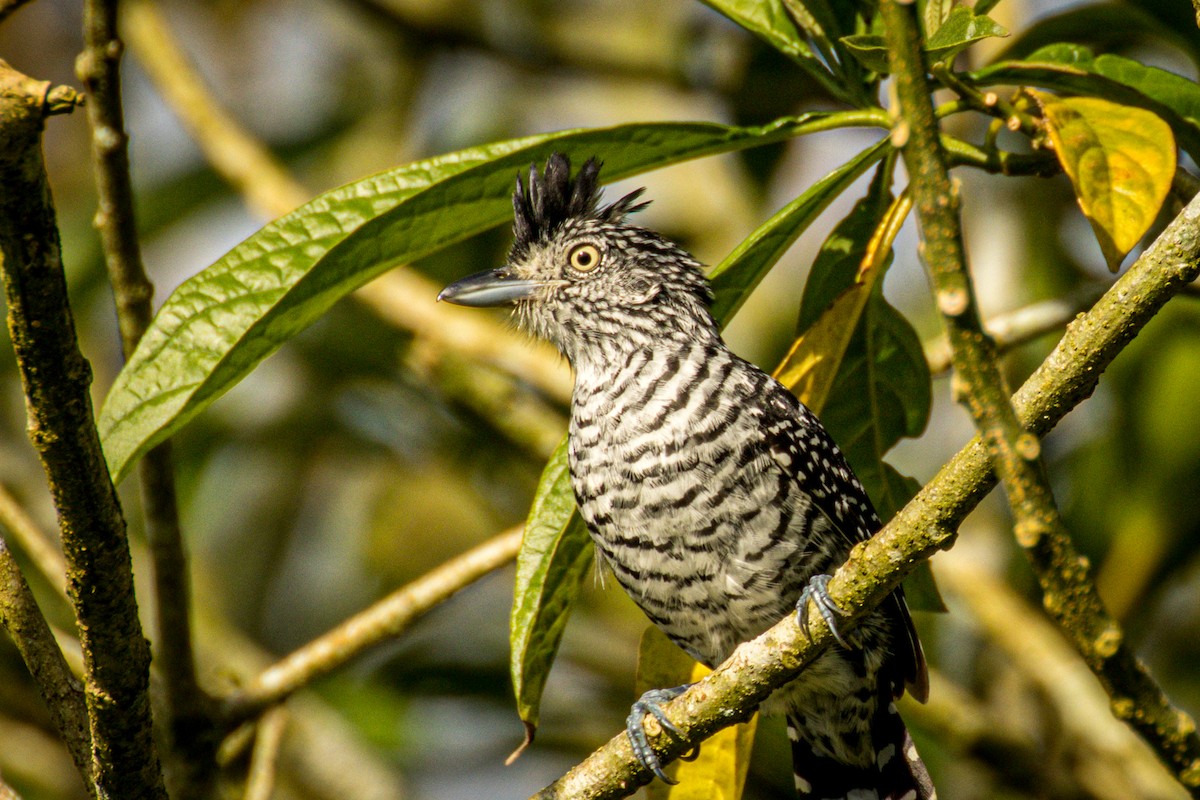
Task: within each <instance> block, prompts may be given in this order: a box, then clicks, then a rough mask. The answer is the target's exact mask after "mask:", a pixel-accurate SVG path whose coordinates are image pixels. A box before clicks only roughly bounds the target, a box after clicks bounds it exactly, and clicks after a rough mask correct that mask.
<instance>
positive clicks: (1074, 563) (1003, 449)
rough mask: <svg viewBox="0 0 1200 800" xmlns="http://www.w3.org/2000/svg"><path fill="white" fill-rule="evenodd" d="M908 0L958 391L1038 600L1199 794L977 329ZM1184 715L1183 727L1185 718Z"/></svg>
mask: <svg viewBox="0 0 1200 800" xmlns="http://www.w3.org/2000/svg"><path fill="white" fill-rule="evenodd" d="M915 11H916V9H915V7H914V6H912V5H911V4H902V3H901V2H899V0H885V2H883V3H881V4H880V13H881V16H882V18H883V21H884V27H885V40H886V42H887V47H888V64H889V66H890V68H891V72H892V75H893V79H894V81H895V85H896V95H897V98H898V100H899V105H900V119H899V120H898V122H897V127H896V130H895V132H894V133H893V140H897V139H898V140H899V141H897V144H898V145H902V146H903V152H904V160H905V164H906V165H907V167H908V172H909V175H910V178H911V187H912V191H913V196H914V198H915V200H916V206H917V217H918V220H919V221H920V227H921V234H922V245H923V255H924V260H925V263H926V265H927V267H928V269H929V273H930V277H931V279H932V282H933V288H934V291H935V293H936V299H937V306H938V310H939V311H940V312H941V314H942V320H943V323H944V325H945V327H946V331H947V338H948V339H949V341H950V346H951V349H952V351H953V363H954V372H955V380H956V384H957V387H958V392H957V393H958V395H959V399H960V401H961V402H963V403H964V404H965V405H966V407H967V410H968V411H969V412H970V414H971V417H972V419H973V420H974V421H975V426H976V427H977V428H978V429H979V431H980V434H981V435H982V438H983V441H984V442H986V444H987V447H988V450H989V452H990V453H991V457H992V460H993V463H994V465H995V467H994V468H995V471H996V475H997V477H999V479H1000V481H1001V483H1002V484H1003V485H1004V491H1005V494H1006V495H1007V497H1008V502H1009V507H1010V508H1011V510H1012V515H1013V519H1014V522H1015V529H1014V530H1015V534H1016V538H1017V542H1018V544H1020V545H1021V547H1022V548H1023V549H1024V550H1025V553H1026V555H1027V556H1028V558H1029V560H1030V563H1031V564H1032V566H1033V570H1034V573H1035V574H1036V575H1037V578H1038V581H1039V583H1040V584H1041V587H1042V592H1043V604H1044V605H1045V607H1046V610H1047V611H1048V612H1049V613H1050V615H1051V617H1052V618H1053V619H1054V620H1055V622H1057V623H1058V625H1059V627H1060V628H1062V630H1063V631H1064V632H1065V633H1066V634H1067V636H1068V638H1069V639H1070V640H1071V642H1072V643H1073V644H1074V645H1075V648H1076V649H1077V650H1078V651H1079V653H1080V654H1081V655H1082V656H1083V659H1084V660H1085V661H1086V662H1087V664H1088V666H1089V667H1091V669H1092V671H1093V672H1095V673H1096V675H1097V676H1098V677H1099V678H1100V681H1101V683H1102V684H1103V685H1104V687H1105V689H1106V690H1107V691H1108V693H1109V694H1110V695H1111V696H1112V700H1113V711H1114V713H1115V714H1116V715H1117V716H1118V718H1120V719H1123V720H1124V721H1126V722H1127V723H1129V724H1130V725H1131V727H1133V728H1134V729H1135V730H1137V731H1138V732H1139V733H1140V734H1141V735H1142V736H1143V737H1145V738H1146V740H1147V741H1148V742H1149V743H1150V745H1151V746H1152V747H1153V748H1154V749H1155V751H1156V752H1157V753H1158V755H1159V757H1160V758H1161V759H1163V761H1164V762H1165V763H1166V764H1167V765H1168V766H1170V768H1171V769H1172V771H1173V772H1174V773H1175V774H1176V776H1177V777H1178V778H1179V780H1180V782H1182V783H1183V784H1184V785H1185V786H1186V787H1188V788H1189V789H1190V790H1191V791H1192V793H1193V795H1194V796H1197V797H1200V739H1197V737H1196V733H1195V726H1194V724H1193V723H1192V722H1191V720H1187V721H1186V722H1185V721H1184V720H1183V719H1182V718H1181V714H1180V712H1178V711H1177V710H1176V709H1174V708H1172V706H1171V704H1170V703H1169V702H1168V700H1167V698H1166V696H1165V695H1164V694H1163V693H1162V690H1161V689H1159V688H1158V686H1157V685H1156V684H1155V683H1154V681H1153V679H1152V678H1151V677H1150V675H1149V673H1148V672H1147V671H1146V668H1145V667H1144V666H1143V665H1142V664H1141V663H1140V662H1139V661H1138V660H1137V658H1136V657H1135V656H1134V655H1133V653H1132V652H1131V651H1130V650H1129V648H1128V646H1127V645H1125V644H1124V642H1123V634H1122V632H1121V629H1120V626H1119V624H1118V623H1117V621H1116V620H1115V619H1114V618H1113V617H1112V615H1110V614H1109V613H1108V611H1107V610H1106V609H1105V608H1104V604H1103V603H1102V602H1101V600H1100V596H1099V594H1098V593H1097V591H1096V584H1095V581H1094V580H1093V578H1092V575H1091V567H1090V565H1089V564H1088V562H1087V559H1085V558H1083V557H1082V556H1080V555H1079V554H1078V553H1077V552H1076V550H1075V547H1074V544H1073V543H1072V541H1071V536H1070V532H1069V531H1068V530H1067V527H1066V524H1065V523H1064V521H1063V519H1062V516H1061V514H1060V513H1059V510H1058V507H1057V505H1056V503H1055V501H1054V495H1053V493H1052V491H1051V488H1050V481H1049V479H1048V477H1047V475H1046V470H1045V467H1044V464H1043V463H1042V459H1041V445H1040V443H1039V442H1038V439H1037V437H1036V436H1034V435H1033V434H1032V433H1029V432H1028V431H1026V430H1025V428H1024V427H1023V426H1022V424H1021V420H1020V419H1018V416H1017V413H1016V410H1015V409H1014V408H1013V406H1012V404H1011V403H1010V402H1009V398H1008V395H1009V391H1008V389H1007V387H1006V385H1005V381H1004V378H1003V376H1002V375H1001V373H1000V368H999V354H998V351H997V348H996V343H995V342H994V341H993V340H992V339H991V338H990V337H989V336H988V335H987V334H986V333H985V332H984V330H983V325H982V323H981V322H980V318H979V312H978V305H977V303H976V298H975V293H974V289H973V287H972V283H971V278H970V273H969V272H968V270H967V259H966V252H965V248H964V247H963V240H962V227H961V220H960V219H959V198H958V190H957V187H955V186H954V185H953V184H952V183H951V181H950V175H949V172H948V170H947V167H946V157H945V153H944V151H943V150H942V145H941V140H940V137H939V131H938V125H937V119H936V117H935V114H934V108H933V99H932V97H931V95H930V86H929V83H928V81H927V79H926V74H925V73H926V67H925V63H924V56H923V52H922V49H921V40H920V31H919V28H918V26H917V20H916V16H915ZM1189 726H1190V729H1189Z"/></svg>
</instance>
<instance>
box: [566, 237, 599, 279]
mask: <svg viewBox="0 0 1200 800" xmlns="http://www.w3.org/2000/svg"><path fill="white" fill-rule="evenodd" d="M567 261H568V262H569V263H570V264H571V269H573V270H575V271H576V272H591V271H592V270H594V269H595V268H596V267H597V266H599V264H600V251H599V250H597V249H596V245H594V244H577V245H575V246H574V247H573V248H571V252H570V253H569V254H568V255H567Z"/></svg>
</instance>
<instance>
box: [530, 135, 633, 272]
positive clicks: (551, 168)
mask: <svg viewBox="0 0 1200 800" xmlns="http://www.w3.org/2000/svg"><path fill="white" fill-rule="evenodd" d="M600 166H601V164H600V162H599V161H597V160H596V159H595V158H589V159H588V160H587V161H586V162H585V163H584V165H583V166H582V167H581V168H580V169H579V173H578V174H577V175H576V176H575V179H574V180H572V179H571V159H569V158H567V156H566V155H564V154H563V153H553V154H552V155H551V156H550V158H548V159H547V160H546V169H545V170H544V171H543V172H542V173H539V172H538V168H537V165H536V164H530V165H529V183H528V184H526V183H524V182H522V181H521V176H520V175H517V190H516V191H515V192H513V211H514V212H515V216H514V218H513V235H514V237H515V239H516V240H515V241H514V242H513V252H512V255H513V257H517V258H519V257H521V256H524V255H525V254H526V253H527V252H528V251H529V248H530V246H531V245H534V244H541V243H543V242H547V241H549V240H550V238H551V237H552V236H554V234H555V233H557V232H558V230H559V229H560V228H561V227H562V226H563V224H564V223H565V222H566V221H567V220H570V219H576V218H591V219H595V220H599V221H601V222H620V221H622V220H624V219H625V217H626V216H628V215H629V214H632V213H633V212H635V211H641V210H642V209H643V208H645V207H646V206H648V205H650V203H648V202H646V203H638V204H637V205H634V201H636V200H637V199H638V197H640V196H641V194H642V192H644V191H645V189H638V190H637V191H634V192H630V193H629V194H627V195H625V196H624V197H622V198H621V199H620V200H618V201H616V202H615V203H612V204H610V205H607V206H603V207H601V206H600V181H599V178H600Z"/></svg>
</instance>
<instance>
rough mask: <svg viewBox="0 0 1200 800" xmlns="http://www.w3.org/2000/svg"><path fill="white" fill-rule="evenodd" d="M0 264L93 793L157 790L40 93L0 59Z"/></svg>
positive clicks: (138, 645) (144, 677)
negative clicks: (75, 642)
mask: <svg viewBox="0 0 1200 800" xmlns="http://www.w3.org/2000/svg"><path fill="white" fill-rule="evenodd" d="M0 82H2V83H3V84H4V85H3V86H2V87H0V98H2V101H3V107H2V108H0V144H2V145H3V146H0V186H3V187H4V191H3V192H0V270H2V271H3V278H4V290H5V296H6V299H7V301H8V326H9V332H10V334H11V336H12V343H13V350H14V352H15V353H16V358H17V366H18V369H19V371H20V373H21V382H22V385H23V387H24V390H25V397H26V406H27V413H28V420H29V421H28V429H29V438H30V440H31V441H32V443H33V446H34V448H35V449H36V450H37V453H38V456H39V457H40V458H41V461H42V466H43V468H44V469H45V472H46V478H47V482H48V484H49V487H50V493H51V496H52V498H53V501H54V506H55V509H56V510H57V512H58V520H59V529H60V532H61V536H62V543H63V550H64V553H65V555H66V560H67V565H68V572H67V585H68V588H69V591H70V597H71V602H72V604H73V605H74V607H75V615H76V619H77V620H78V624H79V636H80V641H81V643H82V645H83V651H84V659H85V673H86V684H85V691H86V698H87V710H88V717H89V725H90V733H91V748H92V769H93V775H92V776H91V778H92V780H94V781H95V784H96V788H97V791H98V793H99V794H102V795H108V796H111V797H121V798H129V799H130V800H141V799H142V798H163V797H165V792H164V790H163V784H162V776H161V772H160V770H159V765H158V755H157V751H156V749H155V745H154V739H153V735H152V731H151V715H150V696H149V683H150V649H149V647H148V646H147V644H146V638H145V636H144V635H143V633H142V627H141V623H140V622H139V620H138V609H137V599H136V597H135V595H134V589H133V571H132V565H131V563H130V557H129V541H128V539H127V537H126V532H125V520H124V517H122V515H121V507H120V504H119V502H118V500H117V495H116V492H115V490H114V489H113V485H112V481H111V480H110V479H109V476H108V470H107V468H106V466H105V463H104V455H103V453H102V452H101V449H100V438H99V436H98V435H97V433H96V425H95V418H94V416H93V413H92V404H91V397H90V395H89V392H88V389H89V385H90V383H91V367H90V365H89V364H88V362H87V361H86V360H85V359H84V357H83V354H82V353H81V352H80V351H79V343H78V341H77V339H76V336H75V323H74V320H73V318H72V315H71V308H70V304H69V302H68V298H67V284H66V278H65V276H64V274H63V264H62V257H61V251H60V245H59V238H58V230H57V227H56V224H55V215H54V207H53V204H52V202H51V199H50V190H49V188H48V186H47V183H46V174H45V166H44V164H43V162H42V156H41V143H40V136H41V129H42V121H43V118H44V114H45V110H44V108H43V105H44V103H45V101H46V99H47V97H48V94H47V91H46V88H45V87H44V86H42V87H41V88H40V91H37V90H35V88H34V87H33V86H32V85H31V84H34V82H33V81H30V80H29V79H28V78H25V77H24V76H22V75H19V74H18V73H16V72H14V71H13V70H11V69H9V68H8V67H7V65H5V64H0Z"/></svg>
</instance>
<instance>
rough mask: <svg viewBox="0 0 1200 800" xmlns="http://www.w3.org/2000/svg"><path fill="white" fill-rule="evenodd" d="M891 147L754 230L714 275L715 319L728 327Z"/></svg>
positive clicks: (840, 172)
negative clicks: (821, 216)
mask: <svg viewBox="0 0 1200 800" xmlns="http://www.w3.org/2000/svg"><path fill="white" fill-rule="evenodd" d="M889 148H890V142H889V140H888V139H886V138H885V139H881V140H880V141H878V142H876V143H875V144H873V145H871V146H870V147H868V148H867V149H866V150H864V151H862V152H861V153H859V154H858V155H857V156H855V157H854V158H852V159H850V160H849V161H847V162H846V163H845V164H843V165H842V166H840V167H838V168H837V169H835V170H834V171H833V172H831V173H829V174H828V175H826V176H825V177H824V178H822V179H821V180H819V181H817V182H816V183H814V184H813V185H812V186H811V187H809V189H808V190H807V191H805V192H804V193H803V194H802V195H800V196H799V197H797V198H796V199H795V200H793V201H792V202H790V203H788V204H787V205H786V206H784V207H783V208H781V209H780V210H779V211H777V212H776V213H775V214H774V215H773V216H772V217H771V218H770V219H769V220H767V221H766V222H764V223H763V224H762V225H760V226H759V227H758V228H756V229H755V230H754V232H753V233H751V234H750V235H749V236H748V237H746V239H744V240H743V241H742V243H741V244H739V245H738V246H737V247H735V248H734V250H733V252H732V253H730V254H729V255H728V256H726V257H725V258H724V259H723V260H722V261H721V263H720V264H718V265H717V266H715V267H713V269H712V272H710V273H709V276H708V277H709V279H710V280H711V281H712V285H713V291H714V292H715V293H716V298H717V299H716V302H714V303H713V316H714V317H716V319H717V321H718V322H720V323H723V324H724V323H727V322H728V321H729V319H730V318H731V317H732V316H733V315H734V314H735V313H737V310H738V309H739V308H741V305H742V303H743V302H745V300H746V298H747V297H748V296H749V294H750V292H751V291H753V289H754V287H755V286H757V285H758V283H759V281H761V280H762V279H763V278H764V277H765V276H766V274H767V273H768V272H770V271H771V267H773V266H775V263H776V262H777V261H779V258H780V257H781V256H782V255H783V254H784V253H785V252H787V250H788V248H789V247H791V246H792V243H793V242H795V241H796V237H798V236H799V235H800V234H801V233H803V232H804V231H805V230H806V229H807V228H808V226H809V225H811V224H812V222H813V220H815V219H816V218H817V216H818V215H819V214H820V213H821V212H822V211H824V210H825V208H826V207H827V206H828V205H829V204H830V203H831V202H832V201H833V199H834V198H835V197H837V196H838V195H839V194H841V193H842V192H844V191H845V190H846V189H847V188H848V187H849V186H850V184H852V183H853V182H854V181H855V180H857V179H858V178H859V176H860V175H862V174H863V173H864V172H866V171H867V169H868V168H869V167H870V166H871V165H872V164H874V163H875V162H876V161H878V160H879V159H881V158H883V156H884V155H885V154H886V153H887V152H888V150H889Z"/></svg>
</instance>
